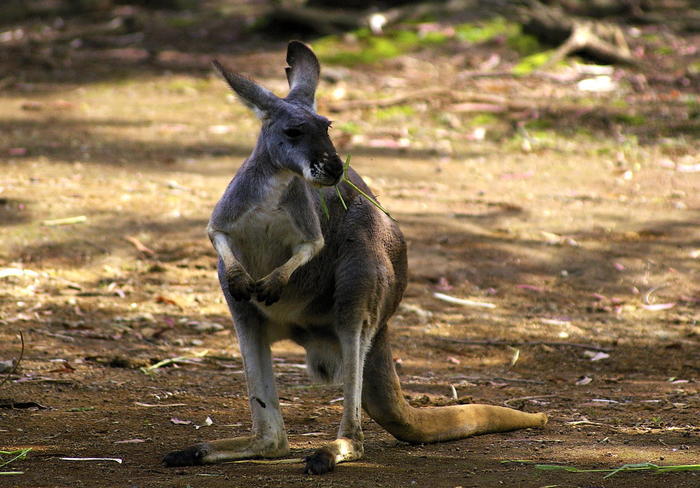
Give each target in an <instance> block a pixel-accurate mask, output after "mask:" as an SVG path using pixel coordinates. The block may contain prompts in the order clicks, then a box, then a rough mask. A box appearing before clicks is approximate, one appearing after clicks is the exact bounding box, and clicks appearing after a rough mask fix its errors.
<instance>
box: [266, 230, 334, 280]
mask: <svg viewBox="0 0 700 488" xmlns="http://www.w3.org/2000/svg"><path fill="white" fill-rule="evenodd" d="M323 245H324V240H323V237H319V238H317V239H316V240H314V241H310V242H303V243H301V244H299V245H298V246H296V247H295V248H294V254H293V255H292V257H291V258H289V259H288V260H287V261H286V262H285V263H284V264H283V265H282V266H280V267H279V268H277V270H275V271H277V272H278V273H280V274H281V275H282V276H283V277H284V278H285V280H289V277H290V276H292V273H294V271H296V270H297V269H298V268H300V267H301V266H303V265H305V264H306V263H308V262H309V261H311V259H313V257H314V256H316V254H318V253H319V251H321V249H323Z"/></svg>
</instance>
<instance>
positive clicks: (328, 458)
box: [304, 437, 364, 474]
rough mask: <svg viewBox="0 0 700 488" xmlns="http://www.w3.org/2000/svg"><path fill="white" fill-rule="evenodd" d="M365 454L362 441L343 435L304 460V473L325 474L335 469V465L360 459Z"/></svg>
mask: <svg viewBox="0 0 700 488" xmlns="http://www.w3.org/2000/svg"><path fill="white" fill-rule="evenodd" d="M363 454H364V448H363V446H362V441H357V440H352V439H348V438H347V437H341V438H340V439H336V440H334V441H333V442H331V443H330V444H327V445H325V446H323V447H320V448H318V449H317V450H316V452H314V453H313V454H312V455H310V456H307V457H306V459H304V461H305V462H306V465H305V466H304V474H325V473H329V472H331V471H333V469H334V468H335V465H336V464H338V463H341V462H344V461H354V460H355V459H360V458H361V457H362V455H363Z"/></svg>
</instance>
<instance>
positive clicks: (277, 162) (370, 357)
mask: <svg viewBox="0 0 700 488" xmlns="http://www.w3.org/2000/svg"><path fill="white" fill-rule="evenodd" d="M287 63H288V65H289V67H288V68H286V72H287V80H288V81H289V87H290V91H289V94H288V95H287V96H286V97H285V98H278V97H277V96H275V95H274V94H272V93H271V92H270V91H268V90H266V89H265V88H262V87H261V86H259V85H257V84H256V83H254V82H253V81H251V80H249V79H247V78H244V77H243V76H241V75H238V74H236V73H233V72H230V71H228V70H226V69H225V68H224V67H223V66H222V65H221V64H219V63H218V62H217V61H214V67H215V68H216V69H217V70H218V71H219V72H220V73H221V74H222V75H223V77H224V78H225V79H226V81H227V82H228V84H229V85H230V86H231V88H233V91H234V92H235V93H236V94H237V95H238V96H239V97H240V98H241V100H242V101H243V103H245V104H246V105H248V106H249V107H251V108H252V109H253V110H254V111H255V112H256V114H257V115H258V117H259V118H260V119H261V121H262V131H261V133H260V136H259V138H258V141H257V144H256V146H255V149H253V152H252V154H251V155H250V156H249V157H248V159H246V160H245V162H244V163H243V165H242V166H241V167H240V169H239V170H238V172H237V173H236V175H235V177H234V178H233V180H232V181H231V183H230V184H229V185H228V187H227V188H226V191H225V192H224V195H223V197H222V198H221V200H219V202H218V203H217V204H216V207H215V208H214V212H213V214H212V216H211V220H210V222H209V226H208V233H209V237H210V239H211V242H212V244H213V245H214V248H215V249H216V252H217V254H218V256H219V261H218V273H219V282H220V284H221V289H222V290H223V293H224V296H225V297H226V302H227V304H228V306H229V309H230V311H231V315H232V316H233V321H234V325H235V330H236V334H237V336H238V341H239V343H240V349H241V353H242V355H243V363H244V368H245V373H246V380H247V384H248V395H249V401H250V410H251V412H252V417H253V431H252V434H251V435H250V436H245V437H234V438H229V439H219V440H213V441H209V442H203V443H201V444H196V445H194V446H190V447H187V448H185V449H184V450H180V451H175V452H171V453H169V454H168V455H166V456H165V458H164V460H163V462H164V463H165V464H166V465H167V466H185V465H195V464H205V463H216V462H220V461H228V460H234V459H245V458H255V457H265V458H273V457H281V456H285V455H286V454H288V452H289V447H288V443H287V434H286V432H285V428H284V421H283V420H282V415H281V413H280V406H279V400H278V396H277V391H276V388H275V378H274V375H273V370H272V360H271V354H270V344H272V343H274V342H275V341H278V340H281V339H291V340H293V341H295V342H296V343H298V344H300V345H301V346H303V347H304V348H305V349H306V364H307V368H308V371H309V373H310V375H311V376H312V378H314V379H317V380H321V381H324V382H335V383H338V382H340V383H342V384H343V394H344V402H343V416H342V419H341V421H340V428H339V429H338V437H337V439H336V440H335V441H333V442H331V443H329V444H327V445H325V446H323V447H321V448H319V449H317V450H316V451H315V452H314V453H313V454H312V455H310V456H308V457H307V458H306V460H305V462H306V465H305V468H304V472H305V473H310V474H322V473H327V472H329V471H332V470H333V468H334V467H335V465H336V463H339V462H343V461H352V460H355V459H359V458H360V457H362V454H363V434H362V428H361V424H360V415H361V412H360V406H362V407H363V408H364V409H365V411H366V412H367V413H368V414H369V416H370V417H372V418H373V419H374V420H375V421H376V422H377V423H379V425H381V426H382V427H383V428H385V429H386V430H387V431H389V432H390V433H391V434H392V435H393V436H394V437H396V438H397V439H400V440H402V441H406V442H416V443H422V442H436V441H447V440H452V439H460V438H463V437H467V436H470V435H474V434H484V433H489V432H501V431H507V430H513V429H520V428H526V427H542V426H544V424H545V423H546V421H547V417H546V415H545V414H543V413H535V414H532V413H524V412H520V411H517V410H512V409H509V408H505V407H496V406H490V405H477V404H472V405H454V406H446V407H436V408H414V407H412V406H410V405H409V404H408V403H407V402H406V400H405V399H404V396H403V393H402V391H401V386H400V384H399V379H398V376H397V375H396V371H395V369H394V363H393V360H392V355H391V349H390V346H389V339H388V331H387V321H388V320H389V317H391V315H392V314H393V313H394V311H395V310H396V308H397V306H398V305H399V302H400V300H401V297H402V295H403V292H404V289H405V287H406V267H407V265H406V245H405V242H404V238H403V236H402V234H401V231H400V230H399V228H398V226H397V225H396V223H395V222H394V221H392V220H391V219H390V218H389V217H388V216H387V215H385V214H384V213H383V212H382V211H380V210H378V209H377V207H375V206H374V205H373V204H371V203H370V202H368V201H367V199H366V198H364V197H362V196H361V195H360V194H359V193H358V192H357V191H356V190H354V189H353V188H351V186H350V185H348V184H344V183H341V179H342V176H343V162H342V161H341V159H340V158H339V157H338V154H337V152H336V150H335V148H334V146H333V143H332V142H331V140H330V138H329V136H328V128H329V127H330V125H331V123H330V121H329V120H328V119H326V118H325V117H322V116H321V115H318V114H317V113H316V111H315V92H316V86H317V84H318V80H319V73H320V68H319V63H318V60H317V59H316V56H315V55H314V53H313V52H312V51H311V49H309V48H308V47H307V46H306V45H304V44H302V43H301V42H297V41H292V42H290V43H289V46H288V50H287ZM347 177H348V178H349V179H350V180H351V181H352V182H353V183H354V184H355V185H356V186H357V187H359V188H361V189H362V190H363V191H364V192H366V193H367V194H369V195H371V192H370V189H369V188H368V187H367V185H366V184H365V183H364V182H363V181H362V178H360V176H359V175H358V174H357V173H356V172H355V171H353V170H352V169H350V170H349V171H348V176H347ZM339 183H340V184H339ZM337 184H339V190H340V192H341V194H342V197H343V200H344V202H345V203H346V204H347V210H346V209H345V207H344V206H343V203H342V202H341V201H340V198H338V196H337V194H336V190H335V189H334V188H333V186H334V185H337ZM319 191H320V192H321V193H322V194H323V197H324V200H325V202H327V209H328V215H326V214H325V212H323V211H322V206H321V201H320V198H319Z"/></svg>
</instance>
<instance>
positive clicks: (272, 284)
mask: <svg viewBox="0 0 700 488" xmlns="http://www.w3.org/2000/svg"><path fill="white" fill-rule="evenodd" d="M286 284H287V280H286V279H285V277H284V276H283V275H282V273H280V272H278V271H277V270H275V271H273V272H272V273H270V274H269V275H267V276H265V277H264V278H262V279H261V280H259V281H258V282H257V283H255V294H256V297H257V299H258V301H259V302H265V305H272V304H273V303H275V302H277V301H279V299H280V297H281V296H282V290H283V289H284V286H285V285H286Z"/></svg>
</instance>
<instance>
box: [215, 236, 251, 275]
mask: <svg viewBox="0 0 700 488" xmlns="http://www.w3.org/2000/svg"><path fill="white" fill-rule="evenodd" d="M209 239H211V243H212V244H213V245H214V249H216V254H218V255H219V259H221V261H222V262H223V264H224V269H226V270H231V269H234V268H241V269H243V266H242V265H241V263H239V262H238V259H236V256H235V255H234V254H233V251H232V250H231V245H230V244H229V241H228V237H227V236H226V234H225V233H224V232H222V231H218V230H209Z"/></svg>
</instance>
